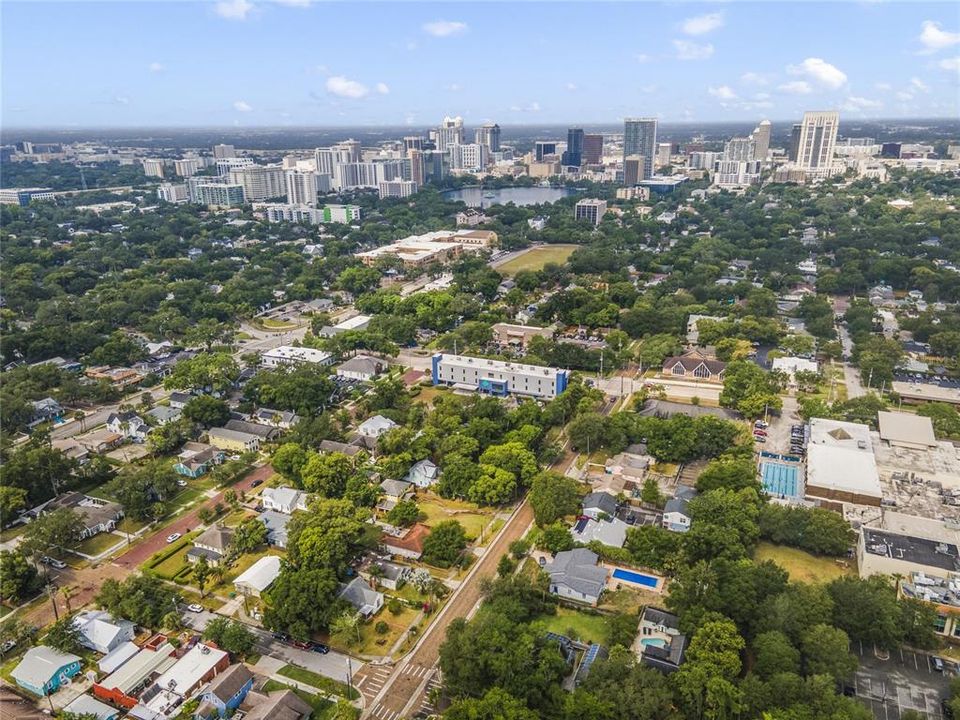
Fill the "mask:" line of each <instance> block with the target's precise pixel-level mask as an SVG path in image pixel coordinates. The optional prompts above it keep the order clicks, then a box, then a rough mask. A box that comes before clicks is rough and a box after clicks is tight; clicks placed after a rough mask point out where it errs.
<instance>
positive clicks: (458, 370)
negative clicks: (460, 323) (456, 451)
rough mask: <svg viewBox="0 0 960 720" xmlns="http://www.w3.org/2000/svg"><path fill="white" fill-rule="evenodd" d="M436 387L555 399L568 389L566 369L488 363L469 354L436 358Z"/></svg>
mask: <svg viewBox="0 0 960 720" xmlns="http://www.w3.org/2000/svg"><path fill="white" fill-rule="evenodd" d="M432 364H433V384H434V385H448V386H451V387H454V388H459V389H461V390H474V391H476V392H482V393H488V394H490V395H498V396H501V397H503V396H506V395H526V396H528V397H534V398H541V399H544V400H551V399H553V398H555V397H556V396H557V395H559V394H560V393H562V392H563V391H564V390H566V389H567V383H568V381H569V375H568V372H567V371H566V370H558V369H557V368H551V367H542V366H540V365H524V364H523V363H515V362H504V361H502V360H487V359H486V358H476V357H470V356H468V355H448V354H446V353H437V354H436V355H434V356H433V363H432Z"/></svg>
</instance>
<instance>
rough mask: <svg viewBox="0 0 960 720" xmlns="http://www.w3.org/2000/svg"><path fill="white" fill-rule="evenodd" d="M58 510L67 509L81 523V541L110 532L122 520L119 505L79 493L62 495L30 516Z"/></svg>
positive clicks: (32, 511) (121, 507) (121, 511)
mask: <svg viewBox="0 0 960 720" xmlns="http://www.w3.org/2000/svg"><path fill="white" fill-rule="evenodd" d="M59 508H69V509H70V510H73V511H74V512H75V513H76V514H77V516H78V517H79V518H80V520H81V522H82V523H83V529H82V530H81V531H80V538H81V539H86V538H90V537H93V536H94V535H98V534H100V533H104V532H111V531H112V530H113V529H114V528H116V527H117V523H118V522H120V520H121V519H122V518H123V506H122V505H120V504H119V503H115V502H110V501H109V500H102V499H101V498H97V497H92V496H90V495H84V494H83V493H79V492H70V493H64V494H63V495H60V496H59V497H56V498H54V499H53V500H51V501H49V502H48V503H46V504H45V505H42V506H40V507H39V508H35V509H34V510H31V514H33V515H35V516H39V515H41V514H42V513H45V512H50V511H52V510H57V509H59Z"/></svg>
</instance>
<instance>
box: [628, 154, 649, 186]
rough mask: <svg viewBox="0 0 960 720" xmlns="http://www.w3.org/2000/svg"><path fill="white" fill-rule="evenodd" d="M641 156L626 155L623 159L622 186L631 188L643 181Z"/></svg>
mask: <svg viewBox="0 0 960 720" xmlns="http://www.w3.org/2000/svg"><path fill="white" fill-rule="evenodd" d="M644 164H645V160H644V157H643V155H628V156H627V157H625V158H624V159H623V184H624V185H625V186H626V187H632V186H634V185H636V184H637V183H639V182H640V181H641V180H643V179H644V178H643V166H644Z"/></svg>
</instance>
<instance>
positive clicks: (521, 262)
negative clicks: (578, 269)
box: [497, 245, 579, 275]
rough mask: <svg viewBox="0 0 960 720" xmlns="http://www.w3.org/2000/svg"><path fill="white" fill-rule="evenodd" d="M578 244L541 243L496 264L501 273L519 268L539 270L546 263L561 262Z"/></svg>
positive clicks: (514, 272)
mask: <svg viewBox="0 0 960 720" xmlns="http://www.w3.org/2000/svg"><path fill="white" fill-rule="evenodd" d="M578 247H579V245H542V246H537V247H535V248H531V249H530V250H528V251H527V252H525V253H524V254H523V255H521V256H519V257H515V258H513V259H512V260H510V261H508V262H505V263H504V264H503V265H498V266H497V272H499V273H500V274H501V275H516V274H517V273H518V272H520V271H521V270H541V269H542V268H543V266H544V265H546V264H547V263H557V264H558V265H559V264H563V263H565V262H566V261H567V258H568V257H570V255H571V254H572V253H573V251H574V250H576V249H577V248H578Z"/></svg>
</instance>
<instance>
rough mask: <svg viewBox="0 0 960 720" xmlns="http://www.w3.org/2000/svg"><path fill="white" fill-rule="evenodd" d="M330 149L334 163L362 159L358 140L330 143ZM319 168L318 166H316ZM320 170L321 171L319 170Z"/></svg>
mask: <svg viewBox="0 0 960 720" xmlns="http://www.w3.org/2000/svg"><path fill="white" fill-rule="evenodd" d="M330 150H331V151H332V152H333V162H334V163H355V162H360V161H361V160H363V152H362V151H361V149H360V141H359V140H344V141H343V142H341V143H337V144H336V145H332V146H331V147H330ZM317 169H318V170H320V168H319V167H318V168H317ZM320 172H323V171H322V170H320Z"/></svg>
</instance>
